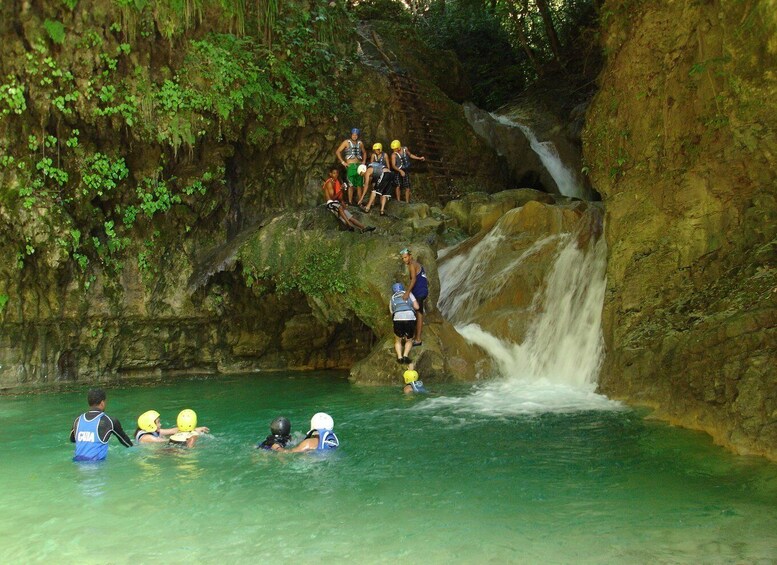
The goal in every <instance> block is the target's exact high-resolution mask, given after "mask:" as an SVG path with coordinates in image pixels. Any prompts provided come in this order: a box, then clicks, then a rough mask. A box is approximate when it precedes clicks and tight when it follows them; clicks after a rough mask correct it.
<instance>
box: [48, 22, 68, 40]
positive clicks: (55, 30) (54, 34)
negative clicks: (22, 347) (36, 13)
mask: <svg viewBox="0 0 777 565" xmlns="http://www.w3.org/2000/svg"><path fill="white" fill-rule="evenodd" d="M43 27H44V28H45V29H46V33H48V34H49V37H50V38H51V40H52V41H53V42H54V43H62V42H63V41H64V40H65V26H64V25H62V22H60V21H58V20H49V19H47V20H46V21H44V22H43Z"/></svg>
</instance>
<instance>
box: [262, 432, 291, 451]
mask: <svg viewBox="0 0 777 565" xmlns="http://www.w3.org/2000/svg"><path fill="white" fill-rule="evenodd" d="M290 439H291V436H276V435H275V434H270V435H269V436H267V437H266V438H265V440H264V441H263V442H262V443H260V444H259V445H257V446H256V447H257V449H270V450H271V449H272V446H273V445H275V444H276V443H277V444H278V445H280V446H281V447H286V444H287V443H289V440H290Z"/></svg>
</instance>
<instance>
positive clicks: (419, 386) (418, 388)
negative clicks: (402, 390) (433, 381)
mask: <svg viewBox="0 0 777 565" xmlns="http://www.w3.org/2000/svg"><path fill="white" fill-rule="evenodd" d="M410 386H411V387H412V388H413V392H420V393H428V392H429V391H428V390H426V387H424V381H413V382H412V383H410Z"/></svg>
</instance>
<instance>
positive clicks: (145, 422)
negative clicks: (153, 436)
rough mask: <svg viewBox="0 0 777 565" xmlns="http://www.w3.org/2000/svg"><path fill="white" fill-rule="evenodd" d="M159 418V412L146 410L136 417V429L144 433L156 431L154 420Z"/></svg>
mask: <svg viewBox="0 0 777 565" xmlns="http://www.w3.org/2000/svg"><path fill="white" fill-rule="evenodd" d="M157 418H159V412H157V411H156V410H147V411H146V412H143V413H142V414H141V415H140V416H138V428H140V429H141V430H143V431H144V432H155V431H157V429H158V428H157V425H156V419H157Z"/></svg>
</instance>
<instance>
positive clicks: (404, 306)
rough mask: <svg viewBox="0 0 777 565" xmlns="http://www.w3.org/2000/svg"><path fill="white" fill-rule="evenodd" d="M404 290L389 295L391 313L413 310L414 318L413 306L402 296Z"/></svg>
mask: <svg viewBox="0 0 777 565" xmlns="http://www.w3.org/2000/svg"><path fill="white" fill-rule="evenodd" d="M403 294H404V292H397V293H395V294H394V295H393V296H392V297H391V313H392V314H396V313H398V312H408V311H410V312H413V318H412V319H413V320H415V308H413V305H412V304H411V303H410V302H409V301H407V300H405V299H404V298H402V295H403Z"/></svg>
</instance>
